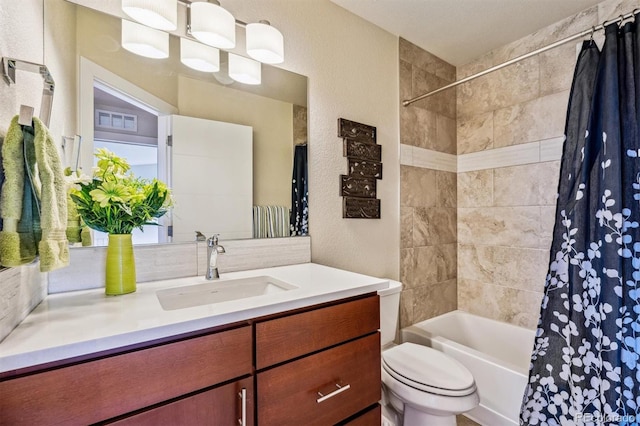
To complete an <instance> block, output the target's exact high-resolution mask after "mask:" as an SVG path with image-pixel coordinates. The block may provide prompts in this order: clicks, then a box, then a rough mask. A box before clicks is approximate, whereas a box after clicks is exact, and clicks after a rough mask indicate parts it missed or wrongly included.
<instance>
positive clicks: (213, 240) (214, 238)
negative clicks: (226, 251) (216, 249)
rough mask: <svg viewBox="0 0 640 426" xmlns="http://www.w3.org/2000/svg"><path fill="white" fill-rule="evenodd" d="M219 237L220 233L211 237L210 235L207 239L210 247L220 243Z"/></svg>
mask: <svg viewBox="0 0 640 426" xmlns="http://www.w3.org/2000/svg"><path fill="white" fill-rule="evenodd" d="M218 237H220V234H213V235H212V236H211V237H209V239H208V240H207V243H209V247H213V246H217V245H218Z"/></svg>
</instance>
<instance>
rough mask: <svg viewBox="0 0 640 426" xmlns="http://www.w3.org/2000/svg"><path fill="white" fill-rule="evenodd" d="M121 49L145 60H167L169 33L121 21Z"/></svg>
mask: <svg viewBox="0 0 640 426" xmlns="http://www.w3.org/2000/svg"><path fill="white" fill-rule="evenodd" d="M122 47H124V48H125V49H127V50H128V51H130V52H132V53H135V54H136V55H140V56H145V57H147V58H154V59H164V58H168V57H169V33H165V32H164V31H160V30H155V29H153V28H149V27H146V26H144V25H141V24H137V23H135V22H131V21H127V20H125V19H123V20H122Z"/></svg>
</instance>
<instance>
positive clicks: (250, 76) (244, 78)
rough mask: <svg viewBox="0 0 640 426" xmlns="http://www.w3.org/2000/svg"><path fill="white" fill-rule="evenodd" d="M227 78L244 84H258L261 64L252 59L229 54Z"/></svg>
mask: <svg viewBox="0 0 640 426" xmlns="http://www.w3.org/2000/svg"><path fill="white" fill-rule="evenodd" d="M229 77H231V78H232V79H234V80H235V81H237V82H240V83H244V84H253V85H256V84H260V82H261V80H262V64H261V63H260V62H257V61H254V60H253V59H249V58H245V57H244V56H240V55H235V54H233V53H229Z"/></svg>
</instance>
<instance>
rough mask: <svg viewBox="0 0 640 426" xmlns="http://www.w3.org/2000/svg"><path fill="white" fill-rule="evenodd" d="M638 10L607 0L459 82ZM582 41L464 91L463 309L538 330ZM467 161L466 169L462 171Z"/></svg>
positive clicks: (476, 66) (475, 66)
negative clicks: (497, 161) (492, 161)
mask: <svg viewBox="0 0 640 426" xmlns="http://www.w3.org/2000/svg"><path fill="white" fill-rule="evenodd" d="M639 5H640V3H639V2H638V1H637V0H636V1H623V2H620V1H605V2H602V3H600V4H599V5H597V6H594V7H592V8H590V9H588V10H586V11H584V12H582V13H579V14H577V15H575V16H573V17H570V18H568V19H565V20H563V21H560V22H558V23H556V24H554V25H551V26H549V27H547V28H544V29H542V30H540V31H538V32H536V33H534V34H532V35H531V36H528V37H525V38H523V39H521V40H520V41H517V42H515V43H512V44H509V45H506V46H503V47H501V48H499V49H496V50H493V51H491V52H489V53H488V54H487V55H484V56H483V57H481V58H479V59H478V60H476V61H474V62H472V63H470V64H467V65H465V66H462V67H458V69H457V73H458V75H457V77H458V79H460V78H464V77H466V76H468V75H470V74H472V73H474V72H477V71H479V70H482V69H485V68H489V67H491V66H493V65H496V64H498V63H501V62H503V61H505V60H508V59H510V58H513V57H516V56H518V55H521V54H524V53H527V52H529V51H532V50H534V49H537V48H539V47H542V46H545V45H547V44H549V43H551V42H553V41H555V40H558V39H560V38H563V37H566V36H569V35H572V34H575V33H577V32H580V31H582V30H584V29H585V28H590V27H591V26H594V25H598V24H599V23H602V22H603V21H605V20H606V19H611V18H612V17H617V16H618V15H620V14H622V13H628V12H630V11H632V10H633V9H634V8H637V7H638V6H639ZM576 44H577V43H575V42H574V43H568V44H565V45H563V46H561V47H558V48H555V49H552V50H550V51H547V52H545V53H541V54H539V55H537V56H534V57H532V58H530V59H527V60H525V61H522V62H520V63H518V64H517V65H512V66H510V67H507V68H504V69H503V70H501V71H497V72H494V73H492V74H489V75H487V76H485V77H481V78H479V79H477V80H474V81H472V82H470V83H468V84H464V85H462V86H460V87H459V88H458V99H457V120H458V122H457V125H458V130H457V138H458V155H459V157H458V166H459V173H458V221H457V225H458V307H459V308H460V309H462V310H465V311H468V312H472V313H475V314H478V315H482V316H485V317H489V318H493V319H497V320H500V321H505V322H509V323H512V324H517V325H521V326H525V327H528V328H535V326H536V324H537V321H538V314H539V309H540V300H541V297H542V291H543V289H544V281H545V276H546V272H547V268H548V262H549V247H550V245H551V237H552V232H553V222H554V214H555V201H556V193H557V185H558V172H559V166H560V161H559V159H560V155H561V151H560V149H559V147H560V144H561V142H562V137H563V133H564V124H565V123H564V122H565V115H566V108H567V101H568V97H569V89H570V88H571V79H572V76H573V69H574V66H575V61H576V54H577V46H576ZM532 148H534V149H533V151H532ZM536 150H538V152H536ZM470 153H475V154H470ZM482 153H484V154H485V155H484V156H483V154H482ZM505 153H508V155H507V156H504V154H505ZM532 154H533V155H532ZM491 156H493V157H499V156H503V161H502V162H501V163H502V164H501V165H502V167H495V168H485V167H486V164H487V159H488V158H490V157H491ZM465 157H472V158H473V160H472V161H465V160H464V159H465ZM462 164H464V170H460V166H461V165H462Z"/></svg>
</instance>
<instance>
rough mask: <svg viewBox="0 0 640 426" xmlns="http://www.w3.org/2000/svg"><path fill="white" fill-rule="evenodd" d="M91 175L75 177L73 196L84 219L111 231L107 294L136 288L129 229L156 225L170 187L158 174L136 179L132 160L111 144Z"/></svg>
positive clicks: (100, 154) (167, 204) (167, 203)
mask: <svg viewBox="0 0 640 426" xmlns="http://www.w3.org/2000/svg"><path fill="white" fill-rule="evenodd" d="M95 156H96V158H97V159H98V164H97V167H94V169H93V173H92V176H91V177H88V176H82V175H80V176H77V178H76V179H75V185H74V186H73V187H72V188H71V189H70V196H71V199H72V200H73V202H74V203H75V204H76V208H77V211H78V214H79V215H80V217H81V218H82V220H83V221H84V223H85V224H86V225H87V226H88V227H90V228H92V229H95V230H98V231H102V232H106V233H108V234H109V245H108V247H107V269H106V293H107V294H124V293H131V292H133V291H135V289H136V286H135V262H134V260H133V245H132V242H131V232H132V231H133V229H134V228H139V229H142V227H143V226H144V225H157V224H158V223H157V219H158V218H160V217H161V216H163V215H164V214H165V213H166V212H167V211H168V210H169V208H170V207H171V205H172V198H171V192H170V191H169V189H168V188H167V186H166V185H165V184H164V183H163V182H160V181H159V180H157V179H152V180H147V179H142V178H137V177H135V176H134V175H133V173H131V171H130V169H131V167H130V166H129V163H127V161H126V160H125V159H123V158H120V157H118V156H116V155H115V154H114V153H112V152H110V151H109V150H107V149H98V150H97V152H96V153H95Z"/></svg>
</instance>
